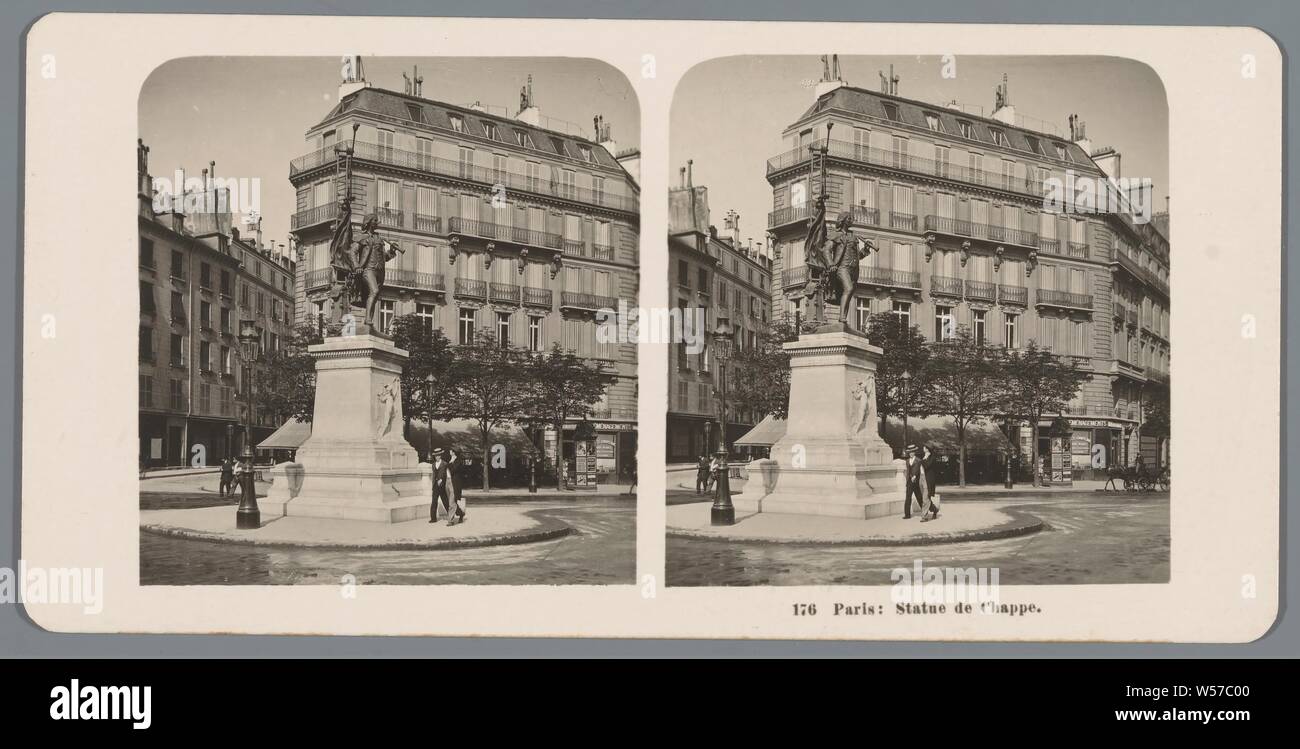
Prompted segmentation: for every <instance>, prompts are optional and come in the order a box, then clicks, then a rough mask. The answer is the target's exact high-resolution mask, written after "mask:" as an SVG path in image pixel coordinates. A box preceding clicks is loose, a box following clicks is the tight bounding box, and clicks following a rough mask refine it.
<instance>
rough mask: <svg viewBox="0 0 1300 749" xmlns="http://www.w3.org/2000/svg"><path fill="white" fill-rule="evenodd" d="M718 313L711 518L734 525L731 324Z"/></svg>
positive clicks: (714, 346)
mask: <svg viewBox="0 0 1300 749" xmlns="http://www.w3.org/2000/svg"><path fill="white" fill-rule="evenodd" d="M719 312H720V314H719V315H718V326H717V327H716V328H714V329H713V359H714V361H716V362H717V363H718V395H719V397H718V452H717V456H718V493H717V495H716V496H715V497H714V499H713V510H712V512H711V513H710V519H711V520H712V524H713V525H735V524H736V507H735V505H733V504H731V482H730V481H729V479H728V474H729V473H730V471H731V469H730V468H729V467H728V466H727V360H728V359H730V358H731V337H732V332H731V325H729V324H728V321H727V317H726V315H724V314H721V310H719Z"/></svg>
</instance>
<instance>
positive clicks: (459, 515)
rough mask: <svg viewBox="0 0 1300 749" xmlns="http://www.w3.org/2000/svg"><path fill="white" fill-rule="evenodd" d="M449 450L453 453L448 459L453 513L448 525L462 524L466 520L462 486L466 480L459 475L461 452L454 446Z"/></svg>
mask: <svg viewBox="0 0 1300 749" xmlns="http://www.w3.org/2000/svg"><path fill="white" fill-rule="evenodd" d="M448 452H449V453H450V454H451V459H450V460H449V461H447V465H448V466H449V467H450V469H451V470H450V475H451V495H450V496H451V500H452V515H451V517H450V518H448V519H447V525H460V524H461V523H463V522H465V496H464V495H463V494H461V488H462V487H463V486H464V482H463V481H461V478H460V476H459V475H458V474H460V473H461V471H460V467H461V458H460V453H459V452H457V451H456V448H454V447H452V448H448Z"/></svg>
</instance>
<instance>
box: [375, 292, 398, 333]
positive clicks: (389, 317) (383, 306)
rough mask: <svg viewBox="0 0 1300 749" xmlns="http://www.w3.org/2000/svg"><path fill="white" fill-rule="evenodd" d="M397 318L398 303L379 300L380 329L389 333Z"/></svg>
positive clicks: (389, 300)
mask: <svg viewBox="0 0 1300 749" xmlns="http://www.w3.org/2000/svg"><path fill="white" fill-rule="evenodd" d="M396 316H397V303H396V302H394V301H393V300H391V299H381V300H379V329H380V330H382V331H384V332H388V329H389V327H390V326H392V324H393V318H394V317H396Z"/></svg>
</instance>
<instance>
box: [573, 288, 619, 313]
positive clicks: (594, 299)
mask: <svg viewBox="0 0 1300 749" xmlns="http://www.w3.org/2000/svg"><path fill="white" fill-rule="evenodd" d="M617 306H618V300H617V299H614V298H613V297H607V296H597V295H596V294H587V293H584V292H581V291H565V292H562V293H561V294H560V309H570V310H580V311H583V312H595V311H596V310H601V309H614V308H615V307H617Z"/></svg>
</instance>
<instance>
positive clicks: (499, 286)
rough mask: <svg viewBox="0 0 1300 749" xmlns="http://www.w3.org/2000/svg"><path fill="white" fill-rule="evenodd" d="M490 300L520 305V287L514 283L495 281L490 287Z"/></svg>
mask: <svg viewBox="0 0 1300 749" xmlns="http://www.w3.org/2000/svg"><path fill="white" fill-rule="evenodd" d="M488 294H489V299H491V300H492V301H494V302H504V303H506V304H515V305H517V304H519V287H518V286H516V285H514V284H512V283H497V282H496V281H493V282H492V283H491V284H490V285H489V287H488Z"/></svg>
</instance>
